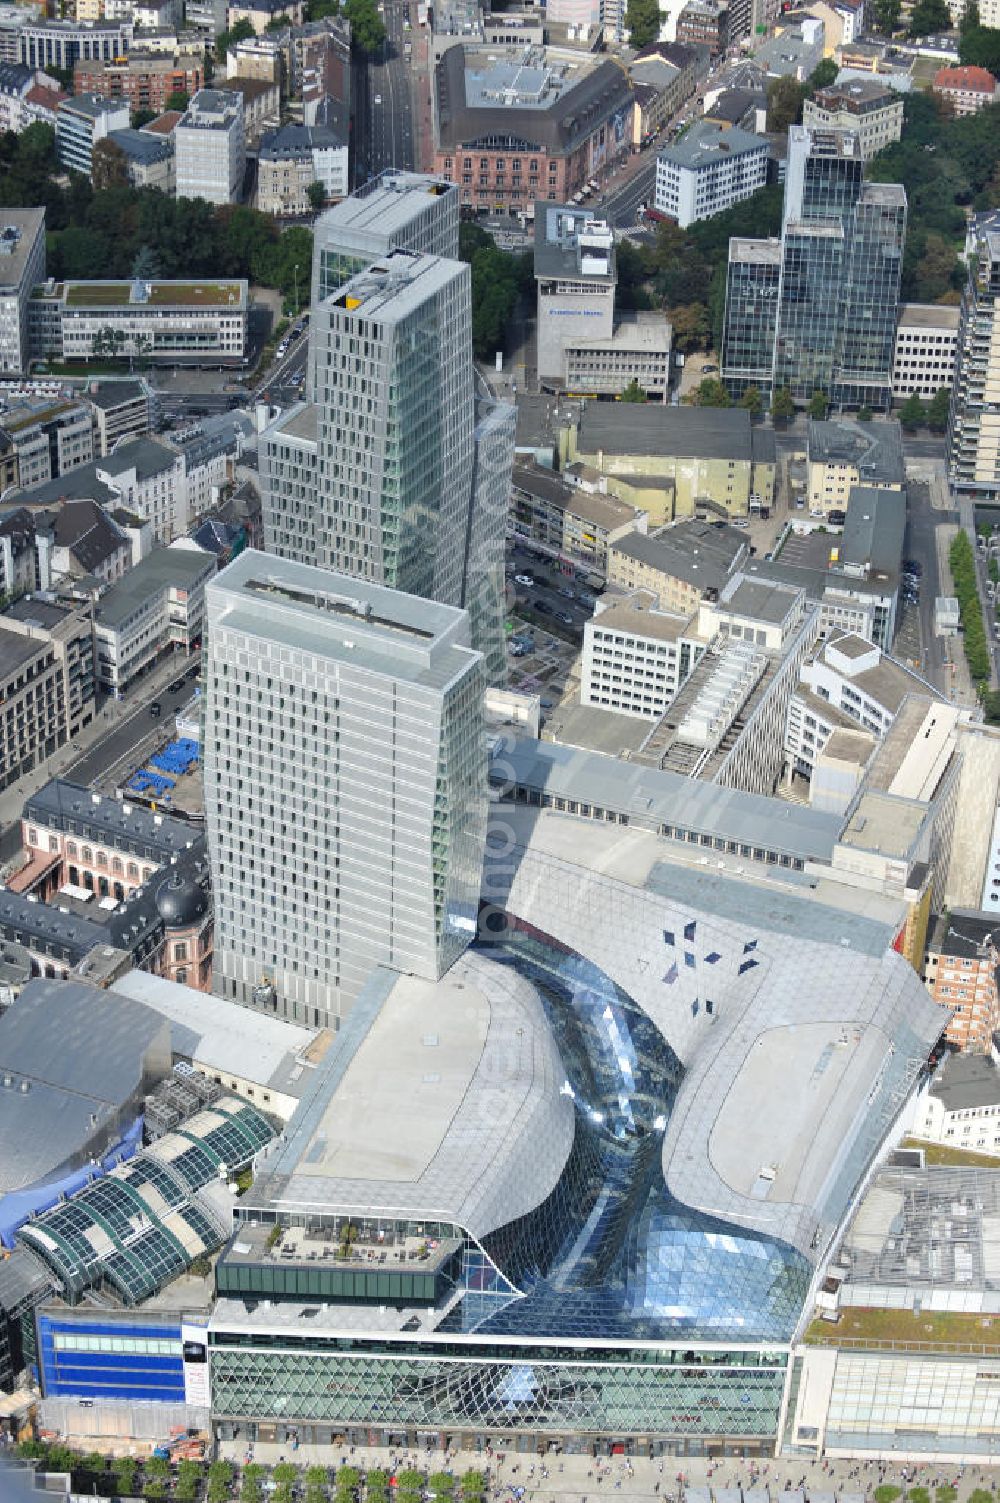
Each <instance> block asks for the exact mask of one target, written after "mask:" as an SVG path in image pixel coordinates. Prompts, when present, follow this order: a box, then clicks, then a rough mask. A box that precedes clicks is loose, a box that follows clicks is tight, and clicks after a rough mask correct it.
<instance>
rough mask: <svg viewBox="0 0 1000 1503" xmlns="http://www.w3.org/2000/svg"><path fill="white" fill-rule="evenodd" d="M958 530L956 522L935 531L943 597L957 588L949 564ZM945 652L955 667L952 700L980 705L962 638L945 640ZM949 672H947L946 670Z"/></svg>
mask: <svg viewBox="0 0 1000 1503" xmlns="http://www.w3.org/2000/svg"><path fill="white" fill-rule="evenodd" d="M957 532H958V528H957V526H956V525H955V523H954V522H939V523H938V525H937V527H935V529H934V546H935V547H936V548H937V558H938V584H939V588H940V591H941V594H942V595H954V593H955V586H954V583H953V582H952V577H951V566H950V564H949V563H948V550H949V548H950V547H951V545H952V541H953V539H954V537H955V534H956V533H957ZM942 645H943V651H944V656H945V662H946V663H947V662H951V663H953V664H954V665H955V672H954V673H950V674H949V680H950V683H951V689H952V692H951V698H952V700H953V701H954V702H955V703H956V704H961V705H975V704H978V702H979V700H978V696H977V694H976V691H975V689H974V688H973V685H972V679H971V677H970V675H969V665H968V663H967V662H966V661H965V653H964V652H963V650H962V638H961V637H953V638H950V639H949V638H947V637H946V638H944V639H943V644H942ZM946 671H947V670H946Z"/></svg>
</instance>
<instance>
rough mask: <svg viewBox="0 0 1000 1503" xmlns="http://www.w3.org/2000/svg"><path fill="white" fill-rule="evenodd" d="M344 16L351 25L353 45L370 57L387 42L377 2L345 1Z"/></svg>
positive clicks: (372, 0) (369, 0) (363, 0)
mask: <svg viewBox="0 0 1000 1503" xmlns="http://www.w3.org/2000/svg"><path fill="white" fill-rule="evenodd" d="M344 15H345V16H346V17H347V19H348V20H349V21H350V23H351V45H352V46H353V47H355V48H356V49H357V51H358V52H361V53H364V54H365V55H366V56H370V55H371V54H372V53H374V52H377V51H378V50H379V48H380V47H381V45H382V43H383V42H384V41H385V27H384V26H383V24H382V17H381V16H380V15H379V13H378V8H377V6H376V4H375V0H344Z"/></svg>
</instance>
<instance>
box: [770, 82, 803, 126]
mask: <svg viewBox="0 0 1000 1503" xmlns="http://www.w3.org/2000/svg"><path fill="white" fill-rule="evenodd" d="M805 97H806V89H805V86H804V85H803V84H800V83H797V82H796V80H795V79H794V78H792V77H791V75H789V74H786V75H784V76H783V77H781V78H772V79H771V82H770V83H769V84H768V86H767V128H768V130H773V131H786V130H787V129H788V127H789V126H790V125H800V124H801V123H802V102H803V100H804V99H805Z"/></svg>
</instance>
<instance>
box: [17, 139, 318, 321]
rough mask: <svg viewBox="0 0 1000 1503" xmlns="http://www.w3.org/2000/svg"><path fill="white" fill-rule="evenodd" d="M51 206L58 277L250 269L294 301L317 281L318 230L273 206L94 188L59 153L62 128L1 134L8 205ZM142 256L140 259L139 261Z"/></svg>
mask: <svg viewBox="0 0 1000 1503" xmlns="http://www.w3.org/2000/svg"><path fill="white" fill-rule="evenodd" d="M7 205H22V206H23V205H37V206H44V208H45V211H46V216H45V222H46V229H47V232H48V236H47V239H48V244H47V252H48V254H47V261H48V269H49V272H50V274H51V275H52V276H54V277H57V278H65V277H70V278H73V277H80V278H92V277H94V278H102V277H104V278H115V277H129V276H132V275H133V274H135V268H136V265H137V262H139V263H140V265H141V271H140V272H139V273H138V274H141V275H143V276H147V277H149V276H154V277H155V276H160V277H182V278H197V277H204V278H212V277H220V276H222V277H248V278H250V279H251V280H252V281H254V282H258V283H260V284H261V285H263V286H265V287H275V288H279V289H280V290H281V292H282V293H283V295H284V297H285V299H286V300H287V301H289V302H290V301H291V300H292V298H293V296H294V291H295V289H296V286H297V288H298V292H299V294H300V297H301V296H302V295H304V294H305V293H306V292H307V290H308V286H309V274H310V267H311V264H312V235H311V234H310V232H309V230H307V229H305V228H303V227H301V226H294V227H292V228H291V229H287V230H284V231H282V230H280V229H279V227H278V226H277V225H276V224H275V222H274V220H273V219H272V218H271V216H270V215H269V214H259V213H258V212H257V210H256V209H251V208H247V207H246V206H245V205H243V204H227V205H225V206H223V207H221V208H216V207H213V205H211V204H209V203H206V202H205V201H204V199H191V198H181V199H175V198H170V197H168V196H167V195H166V194H165V193H160V192H159V191H158V190H157V189H155V188H131V187H129V186H128V185H127V184H124V183H117V184H115V185H114V186H108V187H106V188H97V189H95V188H93V187H92V186H91V184H90V183H89V182H88V181H87V179H86V178H85V177H82V176H81V175H80V174H78V173H73V174H71V177H70V181H69V184H68V186H67V185H66V183H65V178H64V174H63V173H62V170H61V168H60V167H59V164H58V162H57V160H56V151H55V132H54V131H53V130H52V129H51V127H49V126H47V125H32V126H29V128H28V129H27V130H26V131H24V132H23V133H22V134H21V135H20V136H15V135H13V134H12V133H9V132H8V133H6V134H4V135H0V206H7ZM140 258H141V259H140Z"/></svg>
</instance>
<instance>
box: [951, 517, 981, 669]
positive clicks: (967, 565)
mask: <svg viewBox="0 0 1000 1503" xmlns="http://www.w3.org/2000/svg"><path fill="white" fill-rule="evenodd" d="M948 563H949V565H950V566H951V577H952V580H953V581H954V585H955V594H956V596H957V597H958V608H959V611H960V612H961V618H962V630H963V633H964V640H965V657H966V661H967V663H968V665H969V672H970V674H971V675H972V679H973V682H974V683H975V684H976V685H983V684H986V683H988V682H989V677H990V650H989V645H988V643H987V641H986V628H985V626H984V625H983V611H982V606H981V603H980V600H979V586H978V584H977V581H976V560H975V557H974V555H973V551H972V544H971V543H970V542H969V537H968V534H967V533H966V532H958V533H956V535H955V537H954V539H953V541H952V545H951V547H950V548H949V550H948Z"/></svg>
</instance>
